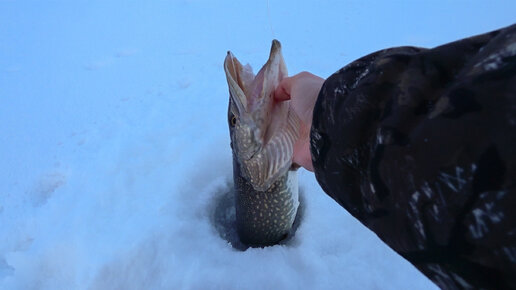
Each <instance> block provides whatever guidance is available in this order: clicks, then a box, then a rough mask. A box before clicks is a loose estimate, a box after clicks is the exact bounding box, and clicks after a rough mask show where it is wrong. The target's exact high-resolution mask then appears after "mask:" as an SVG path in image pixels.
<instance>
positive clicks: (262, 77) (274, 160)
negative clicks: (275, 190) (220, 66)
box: [224, 40, 299, 191]
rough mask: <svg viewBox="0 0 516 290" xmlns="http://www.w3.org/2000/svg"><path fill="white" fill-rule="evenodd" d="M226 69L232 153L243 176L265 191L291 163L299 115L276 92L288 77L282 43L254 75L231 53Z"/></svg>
mask: <svg viewBox="0 0 516 290" xmlns="http://www.w3.org/2000/svg"><path fill="white" fill-rule="evenodd" d="M224 71H225V73H226V79H227V82H228V86H229V94H230V100H229V109H228V123H229V127H230V135H231V145H232V148H233V153H234V154H235V156H236V159H237V161H238V163H239V165H240V169H241V171H242V176H243V177H244V178H245V179H246V180H247V181H248V182H250V183H251V184H252V186H253V188H254V189H255V190H261V191H263V190H266V189H267V188H269V187H270V186H271V184H272V183H273V182H274V181H275V180H276V179H278V177H279V176H281V175H283V174H285V173H286V171H287V170H289V169H290V167H291V165H292V154H293V147H294V143H295V140H296V139H297V138H298V130H299V118H298V117H297V115H296V114H295V113H294V112H293V111H291V110H290V109H289V101H286V102H276V101H275V100H274V96H273V94H274V90H275V89H276V88H277V87H278V85H279V83H280V82H281V80H282V79H283V78H285V77H286V76H287V68H286V65H285V62H284V59H283V55H282V53H281V44H280V42H279V41H277V40H273V41H272V46H271V51H270V54H269V59H268V60H267V62H266V63H265V65H264V66H263V67H262V68H261V69H260V71H259V72H258V73H257V74H256V75H254V73H253V71H252V68H251V67H250V66H249V65H245V66H243V65H242V64H241V63H240V62H239V61H238V59H237V58H236V57H235V56H234V55H233V54H232V53H231V52H228V54H227V56H226V59H225V61H224Z"/></svg>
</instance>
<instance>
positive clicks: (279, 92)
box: [274, 77, 294, 102]
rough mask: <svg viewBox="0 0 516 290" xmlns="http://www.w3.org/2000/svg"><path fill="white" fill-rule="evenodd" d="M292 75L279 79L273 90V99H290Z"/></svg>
mask: <svg viewBox="0 0 516 290" xmlns="http://www.w3.org/2000/svg"><path fill="white" fill-rule="evenodd" d="M293 79H294V78H293V77H286V78H284V79H282V80H281V82H280V83H279V85H278V87H277V88H276V90H275V91H274V99H276V101H279V102H283V101H288V100H290V91H291V90H292V83H293Z"/></svg>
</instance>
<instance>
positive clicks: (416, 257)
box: [292, 26, 516, 288]
mask: <svg viewBox="0 0 516 290" xmlns="http://www.w3.org/2000/svg"><path fill="white" fill-rule="evenodd" d="M513 45H516V26H512V27H508V28H506V29H503V30H499V31H494V32H491V33H488V34H484V35H480V36H477V37H472V38H468V39H464V40H461V41H457V42H454V43H450V44H447V45H444V46H441V47H437V48H434V49H429V50H427V49H421V48H412V47H401V48H394V49H388V50H383V51H379V52H376V53H373V54H371V55H368V56H366V57H363V58H361V59H359V60H357V61H355V62H353V63H351V64H350V65H348V66H346V67H344V68H343V69H341V70H340V71H338V72H337V73H335V74H334V75H332V76H331V77H329V78H328V79H327V80H326V81H325V82H324V85H323V86H322V89H321V90H320V92H319V95H318V98H317V102H316V103H315V106H314V109H313V121H312V123H311V133H310V142H311V144H310V149H311V158H312V165H313V170H314V172H315V175H316V178H317V180H318V182H319V184H320V185H321V187H322V188H323V190H324V191H325V192H326V193H327V194H328V195H330V196H331V197H332V198H333V199H335V200H336V201H337V202H338V203H339V204H340V205H342V206H343V207H344V208H346V209H347V210H348V211H349V212H350V213H351V214H352V215H353V216H355V217H356V218H357V219H359V220H360V221H361V222H362V223H363V224H364V225H365V226H367V227H368V228H370V229H371V230H372V231H374V232H375V233H376V234H377V235H378V236H379V237H380V238H381V239H382V240H383V241H384V242H385V243H386V244H388V245H389V246H390V247H391V248H393V249H394V250H395V251H397V252H398V253H399V254H400V255H401V256H403V257H404V258H406V259H407V260H408V261H410V262H411V263H412V264H413V265H414V266H416V267H417V268H418V269H419V270H420V271H422V272H423V273H424V274H425V275H427V276H428V277H429V278H430V279H431V280H433V281H434V282H435V283H437V284H438V285H439V286H440V287H443V288H455V287H459V288H464V287H468V285H470V286H473V287H487V288H492V287H495V288H506V287H516V280H515V278H514V277H515V275H514V274H515V273H516V266H515V265H516V237H515V236H514V234H513V232H516V228H515V225H514V221H515V220H516V215H515V214H514V210H512V209H513V208H514V207H515V206H516V192H515V190H514V176H516V171H515V170H516V155H515V151H516V150H514V149H512V148H514V144H516V130H515V129H514V125H511V124H512V123H511V122H513V121H511V120H513V119H514V116H515V115H516V112H515V108H516V103H515V102H516V98H515V97H514V96H516V62H515V61H514V55H516V51H514V52H513V51H512V50H510V48H511V47H513ZM493 55H495V56H499V58H496V57H492V56H493ZM496 59H499V60H500V61H499V62H497V61H496ZM495 62H496V63H495ZM292 96H293V100H294V99H295V98H296V95H295V94H292ZM303 154H305V155H306V152H303V153H300V152H294V159H296V156H298V155H299V156H301V155H303Z"/></svg>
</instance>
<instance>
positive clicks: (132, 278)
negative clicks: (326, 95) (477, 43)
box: [0, 0, 515, 289]
mask: <svg viewBox="0 0 516 290" xmlns="http://www.w3.org/2000/svg"><path fill="white" fill-rule="evenodd" d="M511 5H512V6H514V5H515V4H514V3H511V2H507V4H506V5H500V6H496V5H492V4H487V3H470V2H468V3H467V4H466V3H462V4H461V3H460V2H457V3H448V2H445V1H443V3H440V4H432V3H428V4H424V3H418V4H409V3H402V2H399V3H398V2H394V3H391V2H389V4H387V5H385V4H382V3H381V2H367V3H365V2H362V1H357V2H347V1H342V2H339V1H322V2H315V1H272V0H269V1H252V2H249V3H243V2H241V3H240V2H239V3H236V2H234V1H200V0H199V1H196V0H191V1H188V0H184V1H170V2H155V1H152V2H150V1H149V2H141V3H137V2H125V1H111V2H109V3H106V2H100V1H99V2H95V1H88V2H86V1H84V2H82V1H73V2H72V1H70V2H56V1H52V2H47V3H45V2H44V1H37V2H36V1H34V2H33V3H27V4H24V3H22V2H18V1H0V104H1V106H0V132H1V134H0V161H1V162H0V225H1V226H0V289H272V288H274V289H314V288H318V289H409V288H410V289H435V288H436V287H435V286H434V285H433V284H432V283H431V282H430V281H429V280H428V279H426V278H425V277H424V276H423V275H421V274H420V273H419V272H418V271H417V270H416V269H415V268H414V267H413V266H412V265H410V264H409V263H408V262H406V261H404V260H403V259H402V258H401V257H400V256H398V255H397V254H396V253H394V252H393V251H392V250H390V249H389V248H388V247H387V246H385V245H384V244H383V243H382V242H381V241H380V240H379V239H378V238H377V237H376V236H375V235H374V234H373V233H372V232H370V231H369V230H367V229H366V228H365V227H363V226H362V225H361V224H360V223H358V222H357V221H356V220H355V219H354V218H353V217H351V216H350V215H349V214H348V213H347V212H346V211H345V210H343V209H342V208H341V207H339V206H338V205H337V203H335V202H334V201H333V200H331V199H330V198H329V197H328V196H326V195H325V194H324V192H323V191H322V190H321V189H320V188H319V186H318V185H317V182H316V180H315V178H314V176H313V175H312V174H310V173H308V172H306V171H303V170H301V171H300V172H299V180H300V188H301V189H302V191H303V196H304V214H303V216H302V220H301V222H300V225H299V227H298V229H297V232H296V234H295V236H294V237H293V238H292V239H291V240H289V241H288V242H286V243H284V244H282V245H277V246H273V247H268V248H263V249H261V248H258V249H247V250H246V251H240V250H238V249H235V248H233V247H232V246H231V245H230V244H229V242H228V241H227V240H225V239H223V238H221V235H220V234H219V231H218V230H217V226H220V225H217V221H216V219H215V217H214V214H215V212H216V208H217V206H218V205H219V204H218V203H220V202H221V200H224V197H227V194H228V191H229V187H230V182H231V170H232V164H231V151H230V148H229V135H228V130H227V127H226V126H227V125H226V118H227V115H226V110H227V101H228V95H227V85H226V81H225V77H224V73H223V70H222V61H223V59H224V57H225V55H226V51H227V50H231V51H232V52H233V53H234V54H235V55H236V56H237V57H238V58H239V59H240V60H242V61H244V62H246V61H247V62H250V63H251V64H252V65H253V67H255V68H257V67H259V66H261V65H262V64H263V62H264V61H265V60H266V58H267V54H268V49H269V46H270V42H271V40H272V39H273V38H277V39H279V40H280V41H282V44H283V52H284V56H285V60H286V63H287V67H289V69H290V72H291V74H293V73H297V72H300V71H302V70H309V71H311V72H313V73H315V74H318V75H321V76H323V77H327V76H329V75H330V74H331V73H332V72H334V71H336V70H338V69H339V68H340V67H341V66H344V65H345V64H347V63H349V62H350V61H352V60H354V59H356V58H358V57H361V56H363V55H366V54H368V53H370V52H373V51H375V50H377V49H381V48H385V47H388V46H395V45H406V44H411V45H417V46H434V45H438V44H441V43H444V42H446V41H451V40H454V39H457V38H460V37H464V36H467V35H473V34H477V33H481V32H485V31H488V30H492V29H496V28H499V27H502V26H505V25H508V24H510V23H511V21H512V14H511V13H510V12H509V11H514V9H510V8H508V6H511ZM464 6H466V8H465V7H464ZM465 10H468V11H465ZM463 12H464V13H463ZM463 14H464V15H463ZM436 17H438V18H439V19H438V23H436Z"/></svg>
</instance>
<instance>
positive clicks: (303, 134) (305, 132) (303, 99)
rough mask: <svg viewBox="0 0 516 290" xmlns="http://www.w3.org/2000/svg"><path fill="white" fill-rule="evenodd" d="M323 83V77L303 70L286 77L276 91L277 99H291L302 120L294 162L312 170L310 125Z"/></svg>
mask: <svg viewBox="0 0 516 290" xmlns="http://www.w3.org/2000/svg"><path fill="white" fill-rule="evenodd" d="M323 83H324V79H323V78H320V77H318V76H316V75H314V74H311V73H309V72H301V73H299V74H296V75H294V76H292V77H288V78H284V79H283V80H282V81H281V82H280V84H279V85H278V87H277V88H276V91H275V92H274V98H275V99H276V100H277V101H280V102H282V101H287V100H290V108H291V109H292V110H293V111H294V112H295V113H296V114H297V116H298V117H299V119H300V120H301V125H300V129H299V139H298V140H297V141H296V143H295V144H294V154H293V156H292V162H293V163H295V164H297V165H300V166H302V167H304V168H305V169H307V170H310V171H314V167H313V165H312V157H311V155H310V127H311V126H312V114H313V110H314V106H315V101H316V100H317V96H318V95H319V91H320V90H321V87H322V84H323Z"/></svg>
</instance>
